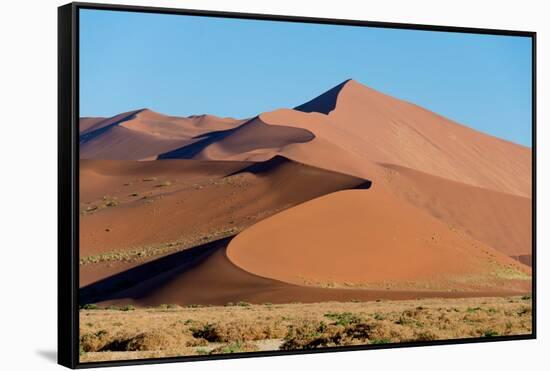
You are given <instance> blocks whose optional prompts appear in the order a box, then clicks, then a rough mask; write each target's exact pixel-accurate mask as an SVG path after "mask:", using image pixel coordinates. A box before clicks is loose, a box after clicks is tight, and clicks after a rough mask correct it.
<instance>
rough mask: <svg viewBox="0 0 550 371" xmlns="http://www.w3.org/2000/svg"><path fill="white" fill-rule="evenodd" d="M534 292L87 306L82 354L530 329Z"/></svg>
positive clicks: (129, 355)
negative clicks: (499, 295) (214, 304)
mask: <svg viewBox="0 0 550 371" xmlns="http://www.w3.org/2000/svg"><path fill="white" fill-rule="evenodd" d="M531 318H532V317H531V297H530V296H524V297H510V298H468V299H422V300H408V301H379V302H364V303H362V302H348V303H337V302H329V303H316V304H269V303H266V304H264V305H248V304H247V303H237V304H231V305H227V306H223V307H221V306H218V307H202V306H189V307H185V308H182V307H179V306H177V305H162V306H159V307H156V308H149V309H135V310H129V311H122V310H117V309H88V310H85V309H83V310H81V311H80V349H81V361H82V362H90V361H101V360H121V359H138V358H159V357H171V356H188V355H201V354H223V353H237V352H251V351H258V350H276V349H284V350H290V349H312V348H318V347H330V346H342V345H357V344H385V343H396V342H410V341H430V340H438V339H461V338H473V337H494V336H501V335H518V334H530V333H531V325H532V319H531Z"/></svg>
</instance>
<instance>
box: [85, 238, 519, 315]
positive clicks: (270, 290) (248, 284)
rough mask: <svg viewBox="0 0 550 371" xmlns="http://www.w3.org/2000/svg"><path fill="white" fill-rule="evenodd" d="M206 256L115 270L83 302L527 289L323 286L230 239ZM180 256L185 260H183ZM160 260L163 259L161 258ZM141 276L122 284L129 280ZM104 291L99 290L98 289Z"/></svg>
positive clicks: (343, 297)
mask: <svg viewBox="0 0 550 371" xmlns="http://www.w3.org/2000/svg"><path fill="white" fill-rule="evenodd" d="M211 245H213V246H212V248H209V247H201V248H207V249H210V251H209V252H207V253H206V254H203V255H202V256H199V257H197V258H196V259H193V258H185V259H182V258H180V257H177V256H176V255H178V254H184V253H186V252H181V253H176V254H173V255H170V256H167V257H164V258H161V259H159V260H157V261H154V262H151V263H147V264H143V265H141V266H139V267H137V269H139V271H135V270H129V271H127V272H123V273H122V274H120V275H114V276H112V277H109V278H107V279H105V280H102V281H99V282H96V283H95V284H92V285H89V286H86V287H83V288H82V289H81V291H80V293H81V297H80V301H81V303H91V302H101V303H102V304H104V305H109V304H115V305H120V304H127V303H132V304H135V305H139V306H150V305H151V306H155V305H160V304H166V303H174V304H180V305H191V304H202V305H205V304H212V305H224V304H227V303H230V302H232V303H237V302H239V301H245V302H250V303H256V304H261V303H290V302H302V303H315V302H322V301H350V300H362V301H368V300H377V299H389V300H402V299H417V298H433V297H438V298H453V297H483V296H503V295H518V294H519V293H523V292H526V291H525V290H521V289H514V288H510V289H501V290H499V291H491V290H479V291H448V290H446V291H434V290H386V289H384V290H370V289H369V290H364V289H349V288H342V289H338V288H320V287H306V286H300V285H293V284H289V283H285V282H281V281H277V280H272V279H268V278H263V277H260V276H257V275H255V274H252V273H249V272H247V271H245V270H242V269H240V268H239V267H237V266H235V265H234V264H233V263H231V262H230V261H229V260H228V258H227V255H226V251H225V245H226V242H225V241H219V243H213V244H211ZM178 260H185V263H180V262H179V261H178ZM158 261H160V262H159V263H157V262H158ZM132 279H137V280H138V282H137V283H136V284H135V285H133V286H131V287H130V288H126V289H122V290H120V287H124V286H125V284H126V285H127V284H128V281H129V280H132ZM98 293H99V294H98Z"/></svg>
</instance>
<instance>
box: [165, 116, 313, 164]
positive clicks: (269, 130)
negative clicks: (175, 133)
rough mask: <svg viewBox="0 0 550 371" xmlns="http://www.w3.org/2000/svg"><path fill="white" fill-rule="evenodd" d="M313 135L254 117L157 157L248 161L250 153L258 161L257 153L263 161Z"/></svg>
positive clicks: (306, 140)
mask: <svg viewBox="0 0 550 371" xmlns="http://www.w3.org/2000/svg"><path fill="white" fill-rule="evenodd" d="M313 138H314V135H313V134H312V133H311V132H310V131H308V130H304V129H300V128H295V127H290V126H282V125H278V126H274V125H267V124H265V123H264V122H263V121H262V119H261V118H260V117H255V118H253V119H251V120H249V121H247V122H246V123H244V124H243V125H241V126H239V127H237V128H235V129H230V130H226V131H222V132H213V133H209V134H208V135H205V136H203V137H202V138H201V140H200V141H197V142H195V143H193V144H190V145H187V146H184V147H182V148H178V149H177V150H174V151H171V152H169V153H164V154H160V155H159V158H161V159H169V158H194V159H203V160H233V159H238V160H239V161H248V160H249V158H250V157H251V155H255V157H254V159H255V160H256V161H258V160H259V158H258V157H257V155H258V154H260V155H262V157H261V161H263V160H267V159H269V158H271V157H273V156H275V154H277V153H280V152H281V149H282V148H284V147H286V146H289V145H292V144H294V143H304V142H308V141H310V140H312V139H313ZM233 156H235V158H233Z"/></svg>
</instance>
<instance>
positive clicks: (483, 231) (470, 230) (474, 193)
mask: <svg viewBox="0 0 550 371" xmlns="http://www.w3.org/2000/svg"><path fill="white" fill-rule="evenodd" d="M386 169H387V170H388V171H387V172H386V177H385V178H379V179H380V182H382V184H383V186H384V187H387V189H391V190H392V191H393V192H394V193H396V194H397V195H398V196H399V197H401V198H402V199H404V200H405V201H407V202H409V203H411V204H413V205H415V206H417V207H419V208H421V209H423V210H425V211H427V212H428V213H429V214H430V215H432V216H433V217H435V218H437V219H439V220H441V221H443V222H445V223H446V224H447V225H448V226H449V227H451V228H453V229H457V230H461V231H464V232H465V233H467V234H468V235H470V236H471V237H473V238H475V239H477V240H479V241H481V242H483V243H485V244H487V245H489V246H491V247H493V248H494V249H496V250H498V251H500V252H503V253H504V254H506V255H508V256H522V255H523V256H526V257H527V256H528V255H530V254H531V250H532V228H533V225H532V202H531V199H530V198H527V197H520V196H514V195H511V194H506V193H501V192H495V191H489V190H486V189H483V188H480V187H474V186H469V185H466V184H462V183H459V182H455V181H451V180H447V179H443V178H439V177H435V176H432V175H428V174H424V173H422V172H419V171H416V170H411V169H408V168H404V167H400V166H395V165H388V166H387V167H386ZM525 262H528V260H526V261H525ZM529 265H530V264H529Z"/></svg>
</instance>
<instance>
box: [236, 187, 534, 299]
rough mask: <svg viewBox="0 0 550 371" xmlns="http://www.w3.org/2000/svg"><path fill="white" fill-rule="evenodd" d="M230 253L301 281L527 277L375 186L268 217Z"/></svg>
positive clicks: (260, 269)
mask: <svg viewBox="0 0 550 371" xmlns="http://www.w3.org/2000/svg"><path fill="white" fill-rule="evenodd" d="M266 236H269V237H268V238H266ZM228 257H229V259H230V260H231V261H232V262H233V263H235V264H236V265H237V266H239V267H241V268H242V269H244V270H247V271H249V272H252V273H255V274H258V275H260V276H263V277H269V278H273V279H277V280H282V281H286V282H290V283H294V284H300V285H307V284H313V285H337V286H348V287H356V286H357V287H361V286H363V287H374V288H379V287H380V286H383V285H386V284H388V283H391V284H395V285H396V286H397V287H401V288H403V286H405V285H407V284H410V285H411V287H412V288H416V289H418V287H416V285H417V284H419V283H420V284H422V285H426V288H432V289H434V288H435V289H437V288H441V287H446V288H454V289H462V290H469V289H473V288H480V287H483V285H486V284H488V285H490V287H491V288H493V289H494V288H495V287H499V286H501V287H510V286H513V285H514V284H513V283H511V282H510V280H508V278H504V277H503V279H502V280H500V279H496V280H495V281H498V282H491V281H492V280H491V279H490V278H489V277H491V275H492V272H495V271H498V270H502V271H503V272H505V271H507V270H508V269H510V270H511V272H513V274H512V273H510V277H513V278H515V277H516V275H517V277H520V278H521V277H525V278H528V277H529V276H528V274H529V269H528V268H527V267H525V266H523V265H522V264H519V263H517V262H515V261H514V260H513V259H511V258H509V257H507V256H505V255H503V254H501V253H499V252H498V251H496V250H494V249H492V248H490V247H488V246H486V245H484V244H483V243H481V242H479V241H476V240H474V239H472V238H470V237H469V236H467V235H465V234H464V233H461V232H456V231H453V230H451V229H449V227H448V226H447V225H445V224H443V223H441V222H439V221H438V220H436V219H434V218H432V217H431V216H429V215H427V214H424V213H422V212H420V211H419V210H418V209H417V208H415V207H413V206H409V205H407V204H403V203H402V202H400V201H399V200H398V199H397V198H395V197H394V196H392V195H391V194H389V193H386V192H385V191H384V190H381V189H376V188H373V189H371V190H368V191H363V190H356V191H342V192H337V193H333V194H331V195H327V196H323V197H320V198H317V199H315V200H312V201H310V202H307V203H304V204H302V205H299V206H296V207H294V208H291V209H289V210H286V211H283V212H281V213H279V214H277V215H274V216H272V217H270V218H268V219H266V220H263V221H262V222H259V223H257V224H255V225H254V226H252V227H250V228H249V229H247V230H246V231H244V232H242V233H240V234H239V235H238V236H237V237H236V238H235V239H234V240H233V241H232V242H231V243H230V245H229V247H228ZM520 285H521V283H520Z"/></svg>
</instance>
